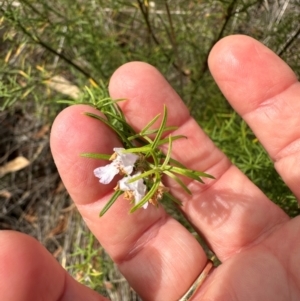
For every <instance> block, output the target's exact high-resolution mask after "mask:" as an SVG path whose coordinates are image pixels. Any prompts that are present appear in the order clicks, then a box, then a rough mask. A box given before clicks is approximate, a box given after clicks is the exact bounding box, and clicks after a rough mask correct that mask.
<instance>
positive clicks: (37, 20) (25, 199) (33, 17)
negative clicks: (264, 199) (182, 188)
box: [0, 0, 300, 300]
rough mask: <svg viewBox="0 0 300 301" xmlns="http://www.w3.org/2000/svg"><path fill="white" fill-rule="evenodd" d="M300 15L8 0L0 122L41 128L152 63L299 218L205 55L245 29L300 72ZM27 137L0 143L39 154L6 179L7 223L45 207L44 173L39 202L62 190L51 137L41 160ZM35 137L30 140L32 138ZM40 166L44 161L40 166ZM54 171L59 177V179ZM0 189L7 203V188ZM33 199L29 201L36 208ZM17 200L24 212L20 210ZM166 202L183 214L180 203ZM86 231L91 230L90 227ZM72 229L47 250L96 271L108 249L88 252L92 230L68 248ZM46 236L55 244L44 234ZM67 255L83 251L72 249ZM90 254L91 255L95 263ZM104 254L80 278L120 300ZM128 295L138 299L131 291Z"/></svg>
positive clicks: (211, 5)
mask: <svg viewBox="0 0 300 301" xmlns="http://www.w3.org/2000/svg"><path fill="white" fill-rule="evenodd" d="M299 14H300V3H299V1H298V0H289V1H288V0H276V1H275V0H264V1H262V0H261V1H255V0H252V1H251V0H233V1H226V0H223V1H222V0H218V1H217V0H214V1H213V0H208V1H200V0H198V1H196V0H195V1H185V0H172V1H167V0H160V1H159V0H157V1H147V0H135V1H134V0H132V1H113V0H111V1H108V0H103V1H102V0H86V1H79V0H77V1H73V0H59V1H57V0H56V1H51V2H49V1H46V0H40V1H33V0H20V1H12V0H10V1H8V0H2V1H0V26H1V27H0V36H1V38H2V42H1V45H0V101H1V103H0V109H1V113H0V114H1V115H0V118H1V122H2V121H3V124H5V122H8V124H9V125H11V123H14V122H15V118H16V116H19V117H20V118H19V119H17V120H18V122H24V118H25V116H27V117H28V116H31V117H30V118H29V119H31V120H33V119H34V121H33V124H34V126H33V127H29V128H34V129H36V127H37V124H38V127H42V128H43V126H45V125H49V124H51V121H52V120H53V118H54V117H55V115H56V114H57V113H58V112H59V111H60V110H61V109H62V108H63V105H61V104H58V103H57V101H58V100H61V99H70V100H72V99H81V100H85V101H90V100H91V99H92V98H94V99H98V98H100V97H102V96H103V95H104V94H105V93H106V91H105V88H103V87H105V86H106V85H107V83H108V81H109V78H110V76H111V74H112V73H113V72H114V71H115V69H117V68H118V67H119V66H120V65H122V64H124V63H126V62H129V61H133V60H139V61H144V62H148V63H150V64H152V65H154V66H155V67H156V68H158V69H159V70H160V72H162V73H163V74H164V76H165V77H166V78H167V79H168V81H169V82H170V83H171V85H172V86H173V87H174V89H175V90H176V91H177V92H178V94H179V95H180V96H181V97H182V99H183V100H184V101H185V103H186V104H187V106H188V107H189V108H190V109H191V112H192V114H193V116H194V117H195V118H196V120H197V121H198V122H199V124H200V125H201V126H202V127H203V129H204V130H205V131H206V132H207V133H208V135H209V136H210V137H211V138H212V140H213V141H214V142H215V143H216V145H217V146H218V147H220V148H221V149H222V150H223V151H224V152H225V153H226V154H227V156H228V157H229V158H230V159H231V160H232V162H233V163H234V164H236V165H237V166H238V167H239V168H240V169H241V170H242V171H243V172H244V173H245V174H246V175H247V176H248V177H249V178H250V179H251V180H252V181H254V182H255V183H256V184H257V185H258V186H259V187H260V188H261V189H262V190H263V191H264V192H265V193H266V194H267V195H268V196H269V197H270V198H271V199H272V200H273V201H274V202H276V203H277V204H278V205H280V206H281V207H282V208H283V209H284V210H285V211H286V212H287V213H288V214H290V215H291V216H295V215H297V214H299V209H298V207H297V202H296V200H295V197H294V196H293V195H292V194H291V192H290V191H289V189H288V188H287V187H286V186H285V184H284V183H283V182H282V180H281V179H280V178H279V177H278V175H277V173H276V171H275V170H274V168H273V163H272V162H271V160H270V159H269V158H268V156H267V154H266V152H265V151H264V149H263V148H262V147H261V145H260V144H259V142H258V141H257V140H256V138H255V136H254V135H253V133H252V132H251V130H250V129H249V128H248V127H247V125H246V124H245V123H244V122H243V121H242V120H241V118H240V117H239V116H238V115H237V114H236V113H234V112H233V110H232V109H231V108H230V106H229V105H228V104H227V102H226V100H225V99H224V97H223V96H222V94H221V93H220V91H219V90H218V88H217V86H216V85H215V83H214V81H213V79H212V77H211V75H210V73H209V70H208V65H207V58H208V55H209V52H210V50H211V49H212V47H213V45H214V44H215V43H216V42H217V41H218V40H220V39H221V38H222V37H224V36H227V35H230V34H246V35H250V36H252V37H254V38H256V39H258V40H260V41H261V42H262V43H264V44H265V45H267V46H268V47H269V48H271V49H272V50H273V51H274V52H276V53H277V54H278V55H279V56H281V57H282V58H283V59H284V60H285V61H286V62H287V63H288V64H289V65H290V66H291V67H292V68H293V70H294V71H295V72H296V73H297V74H298V75H299V74H300V63H299V62H300V23H299ZM25 119H26V118H25ZM18 129H19V128H18ZM15 131H16V128H15V127H13V130H12V132H11V134H12V135H14V137H15V138H16V137H19V136H18V132H17V134H16V132H15ZM29 131H30V129H29ZM36 131H37V130H36ZM4 132H5V131H4V130H3V133H4ZM0 133H2V132H0ZM3 133H2V134H3ZM37 133H39V131H37ZM48 133H49V131H46V132H45V135H46V137H48ZM15 140H18V139H14V141H15ZM20 141H21V140H20V139H19V140H18V141H17V143H16V144H15V145H14V144H13V142H12V140H11V141H9V143H8V142H7V141H6V140H5V139H1V141H0V165H1V164H4V163H5V162H7V161H9V160H10V159H12V158H13V157H15V156H17V155H20V154H21V155H23V154H24V153H25V154H26V155H27V157H28V156H29V161H31V162H32V163H31V167H30V168H26V169H25V170H23V171H22V173H20V174H19V176H17V177H15V176H13V175H11V174H9V175H6V176H4V177H3V178H2V179H1V182H0V190H1V189H2V190H3V189H5V190H7V191H8V192H9V193H11V196H10V198H12V199H13V200H14V202H15V204H16V205H15V207H14V208H13V209H11V210H6V211H5V212H3V213H2V215H1V216H0V218H1V219H3V223H2V224H3V225H4V224H5V225H7V224H8V225H10V222H9V221H10V220H11V218H16V219H17V220H18V221H19V219H20V216H23V215H22V214H23V213H24V212H25V213H26V214H27V213H28V212H29V209H28V208H30V209H31V208H33V210H34V211H35V210H37V209H36V207H34V206H32V203H30V201H29V199H30V198H29V196H28V195H25V192H26V191H29V192H30V193H29V195H31V196H32V191H35V190H36V184H35V182H34V181H32V180H30V179H34V178H39V179H43V181H46V182H47V183H48V184H49V185H48V186H47V187H50V188H49V189H48V190H47V191H44V190H40V192H39V193H38V194H36V195H37V196H36V198H35V199H36V202H37V203H39V204H43V205H39V206H44V204H45V202H44V201H43V200H45V198H46V199H47V200H50V201H49V204H48V205H49V206H52V205H51V199H53V191H55V193H56V192H57V190H56V189H57V185H59V184H58V183H59V179H58V177H57V174H56V170H55V167H54V164H53V163H52V164H53V165H52V166H51V167H49V166H48V167H45V166H41V165H39V158H40V157H41V154H43V152H46V153H47V154H48V156H49V158H50V155H49V147H48V145H47V139H46V140H45V141H46V142H45V145H46V146H45V147H44V148H42V152H40V153H37V152H36V151H34V152H33V153H34V154H35V155H36V154H37V155H36V156H35V157H34V160H33V159H32V157H30V154H28V152H27V150H26V149H25V150H23V148H22V145H24V143H23V144H22V143H21V142H20ZM30 141H31V140H30ZM30 141H27V142H28V143H31V142H32V141H31V142H30ZM38 144H40V142H39V143H38ZM7 145H9V147H8V146H7ZM37 148H38V145H37ZM26 152H27V153H26ZM32 156H33V155H32ZM49 160H51V158H50V159H49ZM34 166H38V168H36V169H37V170H35V169H34ZM49 177H50V178H51V177H53V181H52V182H51V183H50V182H49ZM51 179H52V178H51ZM18 181H21V183H19V182H18ZM24 183H26V185H25V184H24ZM16 187H18V190H17V189H16ZM20 190H21V192H20ZM24 195H25V196H24ZM0 197H1V198H2V199H4V202H6V199H5V198H7V196H0ZM55 197H57V194H55ZM58 197H59V198H64V199H67V196H66V193H65V192H61V191H59V196H58ZM2 199H1V200H2ZM20 199H22V202H20ZM29 203H30V206H31V207H28V206H29V205H28V204H29ZM4 204H6V203H4ZM68 204H69V203H64V205H62V206H65V207H67V205H68ZM5 206H6V205H5ZM7 206H8V205H7ZM5 208H6V207H5ZM7 208H8V207H7ZM16 208H19V209H20V210H19V211H18V210H17V211H16ZM64 209H65V208H63V209H62V210H64ZM168 210H169V211H170V212H171V214H174V215H175V216H176V218H179V219H180V217H179V216H178V213H177V212H175V209H170V208H168ZM7 212H12V213H13V215H10V216H8V213H7ZM16 212H17V213H16ZM53 212H55V210H54V211H53ZM18 214H19V215H18ZM53 215H55V213H53ZM11 216H13V217H11ZM15 216H17V217H15ZM37 218H38V219H39V217H37ZM57 218H60V217H59V216H57ZM72 223H75V224H76V225H77V227H79V228H80V229H82V227H83V226H82V225H81V226H78V224H80V222H78V218H76V217H74V218H73V219H72ZM22 225H23V224H22V223H21V222H20V228H18V230H21V231H25V232H27V233H30V234H31V235H33V236H36V237H37V238H38V239H40V240H41V241H43V239H42V237H43V235H42V234H39V235H37V233H36V232H34V231H33V230H30V231H26V230H24V228H22ZM3 227H4V226H3ZM4 228H10V226H5V227H4ZM26 229H27V228H26ZM48 230H49V229H48ZM43 231H44V230H43ZM43 231H41V233H43ZM49 231H50V230H49ZM86 231H87V230H86V229H84V230H83V231H82V232H83V233H86ZM50 232H51V231H50ZM64 233H65V234H64V235H62V237H60V236H59V235H60V234H55V235H54V237H55V239H54V240H55V241H56V245H55V243H54V245H55V246H56V247H55V246H54V247H53V244H51V246H47V247H48V249H49V250H50V251H51V252H52V253H54V252H55V251H57V249H58V248H57V245H59V246H63V248H62V249H63V251H62V252H61V253H60V255H59V256H57V258H58V259H59V260H60V261H61V262H62V263H64V264H65V265H67V266H69V267H71V266H72V268H70V271H71V273H73V275H76V274H78V273H79V272H78V271H79V269H80V270H81V271H82V270H85V271H91V269H90V266H89V264H90V261H93V260H96V259H95V258H96V257H97V256H99V254H100V253H101V254H102V253H103V251H102V250H101V248H100V247H99V246H98V248H100V251H99V252H100V253H97V254H96V253H92V252H94V251H91V252H89V253H88V254H84V253H83V252H82V250H83V249H84V248H85V246H86V245H90V244H91V243H92V242H91V238H90V237H89V236H88V235H85V234H84V235H81V236H80V237H79V236H78V235H77V236H76V237H77V238H76V239H75V243H76V244H77V245H78V246H79V251H76V252H75V253H74V243H73V242H72V241H71V242H69V243H68V246H69V248H66V238H65V237H67V236H68V237H69V238H68V240H69V241H70V240H72V239H71V238H70V237H73V236H72V235H71V234H70V232H68V231H65V232H64ZM57 237H58V238H57ZM51 239H53V237H52V238H51ZM94 243H95V242H93V244H94ZM45 244H46V245H47V243H46V242H45ZM68 250H69V251H68ZM86 250H92V248H86ZM68 253H73V254H77V255H78V256H77V257H76V256H74V255H73V256H69V255H68ZM79 255H80V256H79ZM91 256H92V257H91ZM93 256H96V257H93ZM74 257H76V259H74ZM80 258H81V259H80ZM84 258H85V259H86V258H89V260H88V261H89V262H88V261H86V260H83V259H84ZM91 258H94V259H93V260H92V259H91ZM102 258H105V260H103V261H102V263H100V264H98V263H97V264H95V266H97V267H98V268H99V270H97V271H96V270H94V271H93V272H86V274H85V275H82V274H81V276H80V277H79V279H80V280H81V281H82V282H83V283H86V284H88V285H91V286H92V287H93V288H94V289H97V290H100V291H105V292H106V294H108V295H110V297H111V298H114V300H121V299H118V298H121V297H118V296H119V295H120V293H119V295H118V294H115V293H113V292H112V288H111V287H110V286H109V285H108V284H107V282H105V281H104V280H105V279H110V280H111V279H112V278H113V276H107V275H108V274H109V273H111V268H112V263H107V262H109V261H108V260H107V256H106V255H104V257H102ZM85 264H86V265H85ZM101 264H102V265H103V266H105V268H103V270H101V269H102V268H100V266H101ZM76 267H77V268H76ZM100 270H101V271H100ZM99 271H100V272H99ZM81 273H82V272H81ZM99 275H102V276H101V277H99ZM95 277H96V278H95ZM118 277H119V276H118ZM91 279H93V280H91ZM95 279H98V281H99V282H98V283H97V281H96V280H95ZM95 281H96V283H95ZM104 284H105V285H104ZM127 293H128V294H131V295H130V296H131V297H130V298H131V300H134V298H135V297H133V295H132V293H130V292H127ZM124 294H125V293H124ZM136 298H137V297H136ZM122 300H123V299H122ZM124 300H125V299H124Z"/></svg>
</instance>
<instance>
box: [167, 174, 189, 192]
mask: <svg viewBox="0 0 300 301" xmlns="http://www.w3.org/2000/svg"><path fill="white" fill-rule="evenodd" d="M163 173H164V174H166V175H167V176H168V177H170V178H171V179H173V180H174V181H176V182H177V183H178V184H179V185H180V186H181V188H182V189H183V190H184V191H185V192H187V193H188V194H189V195H192V192H191V191H190V190H189V189H188V187H187V186H186V185H185V184H184V183H183V182H182V181H181V180H180V179H179V178H178V177H177V176H176V175H174V174H173V173H171V172H170V171H167V170H165V171H163Z"/></svg>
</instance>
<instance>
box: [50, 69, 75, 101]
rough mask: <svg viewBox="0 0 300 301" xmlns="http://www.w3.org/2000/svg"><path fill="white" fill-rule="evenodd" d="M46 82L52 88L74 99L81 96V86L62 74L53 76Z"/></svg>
mask: <svg viewBox="0 0 300 301" xmlns="http://www.w3.org/2000/svg"><path fill="white" fill-rule="evenodd" d="M46 83H47V85H48V86H49V88H50V89H52V90H55V91H57V92H60V93H62V94H65V95H68V96H70V97H71V98H73V99H76V98H78V97H79V94H80V90H79V88H78V87H77V86H75V85H73V84H72V83H71V82H70V81H68V80H67V79H65V78H64V77H62V76H60V75H55V76H53V77H52V78H50V79H49V80H48V81H47V82H46Z"/></svg>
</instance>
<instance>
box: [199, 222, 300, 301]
mask: <svg viewBox="0 0 300 301" xmlns="http://www.w3.org/2000/svg"><path fill="white" fill-rule="evenodd" d="M272 231H273V232H272V233H268V234H267V237H265V238H262V240H261V241H260V242H258V243H257V244H256V245H254V246H252V247H250V248H249V249H247V250H244V251H243V252H241V253H239V254H236V255H234V256H233V257H232V258H231V259H230V260H228V261H226V262H225V263H224V264H222V265H221V266H220V267H219V268H217V269H216V270H215V271H214V273H213V274H212V275H211V278H210V279H209V280H208V281H207V283H206V284H205V286H206V287H207V290H208V291H207V292H206V293H205V296H202V298H201V297H199V300H204V301H206V300H230V301H240V300H242V301H243V300H247V301H257V300H261V301H262V300H272V301H287V300H289V301H296V300H300V287H299V285H300V273H299V266H300V240H299V232H300V218H299V217H298V218H295V219H294V220H291V221H288V222H286V223H284V224H283V225H278V227H276V229H272ZM269 234H270V235H269Z"/></svg>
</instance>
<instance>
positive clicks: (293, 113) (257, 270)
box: [0, 36, 300, 301]
mask: <svg viewBox="0 0 300 301" xmlns="http://www.w3.org/2000/svg"><path fill="white" fill-rule="evenodd" d="M209 65H210V70H211V72H212V74H213V76H214V78H215V80H216V81H217V83H218V85H219V87H220V89H221V90H222V92H223V93H224V95H225V96H226V97H227V99H228V100H229V102H230V104H231V105H232V106H233V107H234V108H235V110H236V111H237V112H238V113H239V114H240V115H241V116H242V117H243V118H244V119H245V120H246V122H247V123H248V124H249V126H250V127H251V128H252V129H253V131H254V133H255V134H256V135H257V137H258V139H259V140H260V141H261V143H262V144H263V145H264V147H265V148H266V150H267V151H268V152H269V155H270V157H271V158H272V159H273V160H274V162H275V168H276V169H277V171H278V173H279V174H280V175H281V177H282V178H283V180H284V181H285V182H286V183H287V185H288V186H289V187H290V188H291V189H292V191H293V192H294V194H295V195H296V197H298V198H299V197H300V186H299V185H298V183H299V180H300V172H299V170H300V169H299V163H298V162H300V144H299V141H300V131H299V128H300V117H299V112H300V102H299V92H300V85H299V83H298V81H297V78H296V76H295V75H294V74H293V72H292V71H291V70H290V68H289V67H288V66H287V65H286V64H285V63H283V62H282V61H281V60H280V59H279V58H278V57H277V56H276V55H274V53H272V52H271V51H270V50H268V49H267V48H265V47H264V46H263V45H261V44H260V43H258V42H257V41H255V40H253V39H251V38H249V37H245V36H231V37H227V38H225V39H223V40H222V41H220V42H219V43H218V44H217V45H216V46H215V47H214V49H213V50H212V52H211V54H210V58H209ZM109 88H110V93H111V96H112V98H124V97H126V98H127V99H128V100H127V101H126V102H121V103H120V106H121V108H122V110H123V112H124V114H125V115H126V117H127V119H128V121H129V122H130V123H131V124H132V126H133V127H134V128H136V129H141V128H142V127H143V126H145V124H146V123H147V122H148V121H149V120H151V119H152V118H153V117H154V116H155V115H157V114H158V113H161V112H162V109H163V105H164V104H165V105H166V106H167V108H168V115H169V117H168V123H169V125H177V126H178V127H179V128H178V129H177V130H176V134H183V135H185V136H187V137H188V139H186V140H184V141H183V140H182V141H181V140H178V141H175V142H174V143H173V152H172V155H173V156H174V157H175V158H180V161H181V162H182V163H183V164H185V165H186V166H187V167H190V168H193V169H197V170H201V171H204V172H207V173H209V174H212V175H214V176H215V178H216V179H215V180H207V179H205V182H206V184H204V185H198V184H194V183H190V184H189V188H190V189H191V190H192V192H193V196H192V197H187V196H186V195H185V194H184V193H181V191H179V190H178V191H177V189H176V186H173V187H172V193H173V194H174V195H175V196H177V197H178V199H180V200H181V201H182V202H183V207H182V210H183V212H184V214H185V215H186V217H187V218H188V219H189V220H190V221H191V223H192V224H193V225H194V226H195V228H196V229H197V231H199V232H200V233H202V235H203V236H204V238H205V239H206V240H207V241H208V243H209V245H210V247H211V248H212V250H213V251H214V252H215V253H216V255H217V256H218V258H219V259H220V260H221V262H222V264H221V265H220V266H219V267H218V268H216V269H214V270H213V271H212V273H210V275H209V276H208V277H207V279H206V280H205V282H204V284H203V285H202V286H201V287H200V288H199V290H198V291H197V293H196V295H195V297H194V298H193V299H192V300H201V301H211V300H214V301H226V300H228V301H229V300H230V301H252V300H253V301H254V300H255V301H266V300H272V301H286V300H300V272H299V266H300V239H299V233H300V218H299V217H297V218H294V219H292V220H290V219H289V217H288V216H287V215H286V214H285V213H284V212H283V211H282V210H281V209H280V208H278V207H277V206H276V205H275V204H274V203H272V202H271V201H270V200H268V199H267V197H266V196H265V195H264V194H263V193H262V192H261V191H260V190H259V189H258V188H257V187H256V186H255V185H254V184H253V183H251V181H250V180H249V179H248V178H247V177H246V176H245V175H243V174H242V173H241V172H240V171H239V170H238V169H237V168H236V167H235V166H233V165H232V164H231V163H230V162H229V160H228V159H227V158H226V157H225V155H224V154H223V153H222V152H221V151H220V150H218V149H217V148H216V147H215V146H214V144H213V143H212V142H211V141H210V139H209V138H208V137H207V136H206V135H205V134H204V132H203V131H202V130H201V129H199V127H198V125H197V124H196V122H195V121H194V120H193V119H192V118H191V117H190V115H189V112H188V110H187V109H186V107H185V106H184V104H183V102H182V101H181V100H180V99H179V97H178V95H177V94H176V93H175V92H174V91H173V90H172V88H171V87H170V86H169V84H168V83H167V82H166V81H165V80H164V78H163V77H162V76H161V75H160V74H159V73H158V72H157V70H155V69H154V68H153V67H151V66H149V65H147V64H144V63H129V64H126V65H124V66H122V67H121V68H119V69H118V70H117V71H116V72H115V73H114V75H113V76H112V79H111V82H110V87H109ZM87 111H88V112H94V110H93V109H92V108H90V107H86V106H82V105H80V106H73V107H69V108H67V109H66V110H64V111H63V112H62V113H60V114H59V116H58V117H57V119H56V121H55V123H54V125H53V128H52V135H51V147H52V152H53V156H54V159H55V161H56V164H57V167H58V169H59V172H60V174H61V177H62V179H63V182H64V184H65V186H66V188H67V189H68V191H69V193H70V195H71V197H72V198H73V200H74V202H75V203H76V205H77V207H78V209H79V211H80V213H81V215H82V216H83V218H84V220H85V221H86V223H87V225H88V226H89V228H90V229H91V231H92V232H93V233H94V235H95V236H96V237H97V239H98V240H99V241H100V242H101V244H102V246H103V247H104V248H105V249H106V250H107V252H108V253H109V254H110V256H111V257H112V259H113V260H114V261H115V262H116V263H117V264H118V267H119V269H120V270H121V272H122V273H123V274H124V276H125V277H126V278H127V279H128V281H129V283H130V284H131V286H132V287H133V288H134V289H135V290H136V291H137V292H138V294H139V295H140V296H141V297H142V298H143V300H158V301H162V300H178V299H180V297H181V296H182V295H184V293H185V292H186V291H187V290H188V289H189V287H190V286H191V284H192V283H193V281H194V280H195V278H197V277H198V275H199V274H200V273H201V271H202V270H203V268H204V267H205V265H206V262H207V258H206V255H205V253H204V251H203V249H202V248H201V246H200V245H199V244H198V242H197V241H196V240H195V239H194V237H193V236H192V235H191V234H190V233H189V232H188V231H187V230H186V229H185V228H184V227H183V226H182V225H181V224H179V223H178V222H176V221H175V220H174V219H172V218H171V217H170V216H168V215H167V214H166V213H165V211H164V210H163V208H162V207H159V208H158V209H157V208H155V207H152V206H148V208H147V209H146V210H143V209H141V210H138V211H137V212H135V213H133V214H128V211H129V209H130V204H128V201H126V200H124V199H122V198H120V199H118V201H117V202H116V203H115V204H114V205H113V206H112V207H111V208H110V210H109V211H108V212H107V213H106V214H105V215H104V216H103V217H101V218H99V212H100V211H101V209H102V208H103V206H104V205H105V203H106V201H107V200H109V198H110V196H111V194H112V188H113V187H114V185H115V183H111V184H109V185H101V184H99V183H98V180H97V178H95V177H94V175H93V170H94V168H96V167H98V166H100V165H101V163H100V164H99V161H96V160H92V159H86V158H81V157H79V154H80V153H83V152H87V151H88V152H97V153H111V151H112V149H113V147H116V146H119V145H120V143H119V142H118V140H117V139H116V137H115V136H114V135H113V134H112V132H111V131H110V130H109V129H108V128H107V127H106V126H105V125H103V124H101V123H100V122H99V121H96V120H93V119H91V118H89V117H86V116H85V115H83V114H82V113H83V112H87ZM168 184H169V185H168V186H170V185H173V184H172V183H171V182H170V183H168ZM0 245H1V249H0V257H1V260H2V262H1V269H0V291H1V292H4V299H3V300H10V301H17V300H49V301H56V300H72V301H76V300H86V301H90V300H98V301H99V300H106V299H105V298H103V297H101V296H99V295H97V294H96V293H95V292H93V291H91V290H89V289H88V288H85V287H83V286H82V285H80V284H77V283H76V282H75V280H73V279H72V278H71V277H70V276H68V275H67V274H66V272H65V271H64V270H63V269H62V268H60V267H59V265H58V264H57V263H56V261H55V260H54V259H52V257H51V256H50V255H48V253H47V252H46V251H45V250H44V249H43V248H42V247H41V246H40V245H39V244H38V243H37V242H35V241H34V240H33V239H31V238H29V237H27V236H24V235H21V234H17V233H13V232H3V233H2V234H1V235H0ZM20 246H22V248H20ZM11 254H14V255H13V256H12V255H11Z"/></svg>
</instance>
